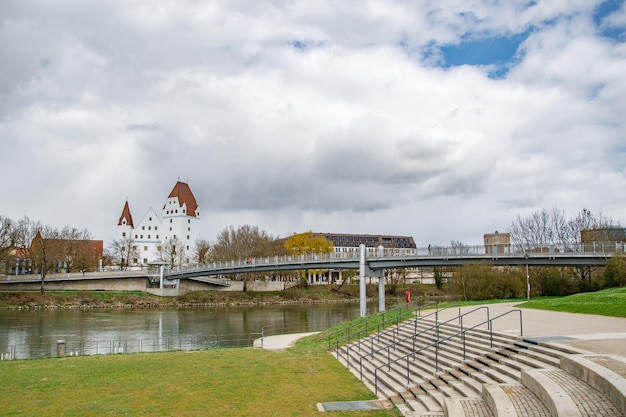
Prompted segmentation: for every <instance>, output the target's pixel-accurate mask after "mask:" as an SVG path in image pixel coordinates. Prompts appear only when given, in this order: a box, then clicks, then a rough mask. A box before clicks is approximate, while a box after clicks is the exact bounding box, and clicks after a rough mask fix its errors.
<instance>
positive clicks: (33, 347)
mask: <svg viewBox="0 0 626 417" xmlns="http://www.w3.org/2000/svg"><path fill="white" fill-rule="evenodd" d="M261 336H262V333H245V334H214V335H207V336H191V337H170V338H152V339H125V340H113V339H110V340H66V341H63V344H64V347H63V351H64V353H63V354H62V355H59V351H58V349H59V342H58V341H57V342H49V343H19V344H11V345H8V346H7V348H6V350H5V351H3V352H2V351H0V360H18V359H37V358H54V357H59V356H83V355H111V354H126V353H148V352H171V351H189V350H210V349H224V348H238V347H252V346H253V345H254V341H255V340H257V339H258V338H260V337H261Z"/></svg>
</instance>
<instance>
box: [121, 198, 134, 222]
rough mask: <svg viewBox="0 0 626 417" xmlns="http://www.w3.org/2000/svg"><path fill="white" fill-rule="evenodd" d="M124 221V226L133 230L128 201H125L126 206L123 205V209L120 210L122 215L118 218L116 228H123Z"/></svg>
mask: <svg viewBox="0 0 626 417" xmlns="http://www.w3.org/2000/svg"><path fill="white" fill-rule="evenodd" d="M124 219H126V226H130V227H131V228H133V229H134V228H135V225H134V224H133V216H132V215H131V214H130V207H128V200H126V204H124V209H123V210H122V215H121V216H120V221H119V222H117V225H118V226H124Z"/></svg>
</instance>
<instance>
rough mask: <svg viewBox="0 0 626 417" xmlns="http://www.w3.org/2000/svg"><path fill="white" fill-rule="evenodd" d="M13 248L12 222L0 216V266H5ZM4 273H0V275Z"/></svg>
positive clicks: (13, 231) (13, 229) (13, 226)
mask: <svg viewBox="0 0 626 417" xmlns="http://www.w3.org/2000/svg"><path fill="white" fill-rule="evenodd" d="M14 246H15V225H14V223H13V220H11V219H10V218H8V217H5V216H2V215H0V265H4V266H6V262H7V261H8V260H9V257H10V253H11V251H12V250H13V248H14ZM5 272H6V271H0V274H3V273H5Z"/></svg>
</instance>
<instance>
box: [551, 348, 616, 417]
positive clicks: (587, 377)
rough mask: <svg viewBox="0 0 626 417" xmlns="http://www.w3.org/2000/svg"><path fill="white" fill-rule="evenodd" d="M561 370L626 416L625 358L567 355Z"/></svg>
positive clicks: (562, 362) (562, 361)
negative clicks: (582, 383)
mask: <svg viewBox="0 0 626 417" xmlns="http://www.w3.org/2000/svg"><path fill="white" fill-rule="evenodd" d="M561 368H562V369H563V370H564V371H566V372H568V373H570V374H572V375H574V376H575V377H577V378H580V379H582V380H583V381H585V382H586V383H587V384H589V385H590V386H591V387H593V388H594V389H596V390H598V391H599V392H601V393H602V394H604V395H606V396H607V398H609V399H610V400H611V401H612V402H613V404H615V405H616V406H617V408H618V409H619V410H620V411H621V412H622V414H624V415H626V358H624V357H623V356H619V355H568V356H565V357H563V359H562V360H561Z"/></svg>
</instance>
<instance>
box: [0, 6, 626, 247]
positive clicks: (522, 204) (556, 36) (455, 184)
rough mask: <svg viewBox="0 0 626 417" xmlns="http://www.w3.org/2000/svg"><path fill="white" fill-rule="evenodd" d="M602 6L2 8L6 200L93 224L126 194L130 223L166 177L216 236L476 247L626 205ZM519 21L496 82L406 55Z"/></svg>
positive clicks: (111, 216)
mask: <svg viewBox="0 0 626 417" xmlns="http://www.w3.org/2000/svg"><path fill="white" fill-rule="evenodd" d="M597 4H598V2H589V1H587V0H578V1H559V2H538V3H536V4H530V5H529V3H528V2H525V1H518V2H504V3H498V4H497V5H495V6H494V5H493V2H487V1H473V2H467V1H460V0H459V1H458V2H456V3H455V2H452V3H450V2H447V3H446V4H445V6H442V5H441V2H436V1H430V2H421V3H419V4H415V5H414V4H412V3H407V2H401V1H393V0H390V1H386V2H378V1H377V2H373V1H371V2H360V3H358V4H357V3H354V4H350V3H341V4H337V3H336V2H330V1H327V2H314V3H311V2H305V1H296V2H280V1H261V2H248V1H239V2H232V1H229V2H211V3H205V2H194V1H169V2H159V3H154V2H151V1H142V2H133V3H132V4H129V3H128V2H121V1H119V2H114V1H103V2H90V3H89V5H87V4H86V3H84V2H80V1H78V2H77V1H69V0H68V1H66V2H65V5H61V4H60V3H59V2H55V3H54V4H51V3H48V2H36V1H21V2H14V3H10V4H3V5H2V6H0V16H2V17H1V18H0V60H1V61H2V62H3V68H4V72H3V77H0V144H1V145H0V146H1V147H2V152H1V153H0V166H1V167H2V168H3V172H5V173H11V176H12V178H13V180H12V181H10V182H9V184H7V186H6V187H5V189H4V192H5V195H6V196H8V197H7V198H3V199H2V204H0V213H1V214H3V215H7V216H9V217H13V218H20V217H22V216H23V215H28V216H30V217H32V218H35V219H40V220H42V221H43V222H45V223H47V224H51V225H57V226H62V225H64V224H71V225H75V226H78V227H87V228H88V229H90V230H91V231H92V232H94V234H95V235H96V236H97V237H100V238H103V239H105V240H109V239H110V238H111V237H112V236H113V235H114V226H115V224H116V222H117V218H118V216H119V214H120V213H121V209H122V206H123V204H124V201H125V200H126V198H127V197H128V199H129V202H130V204H131V209H132V210H133V214H134V215H135V216H136V217H137V218H140V217H141V216H143V214H144V213H145V210H147V209H148V207H150V206H152V207H154V208H155V209H157V210H158V209H159V208H160V205H161V204H162V203H163V202H164V201H165V198H166V197H167V193H168V192H169V191H170V189H171V187H172V186H173V184H174V182H175V181H176V179H177V178H180V179H182V180H188V181H189V183H190V186H191V188H192V190H193V191H194V192H195V194H196V197H197V199H198V201H199V203H200V208H201V212H202V216H203V218H204V230H203V232H202V234H203V236H204V237H205V238H210V239H213V238H214V236H215V234H216V233H217V231H219V230H221V229H222V228H224V227H226V226H228V225H231V224H233V225H238V224H244V223H251V224H255V225H258V226H259V227H261V228H263V229H265V230H267V231H268V232H269V233H272V234H274V235H283V236H284V235H286V234H289V233H291V232H296V231H302V230H323V231H337V232H342V231H345V232H354V233H359V232H360V233H395V234H406V235H413V236H415V238H416V240H417V241H418V243H419V244H422V245H427V244H428V243H436V244H446V243H448V242H449V241H450V240H460V241H464V242H467V243H480V242H481V239H482V235H483V233H486V232H491V231H494V230H501V231H503V230H504V229H505V228H506V227H507V226H508V225H509V224H510V223H511V222H512V221H513V220H514V219H515V217H517V216H518V215H525V214H528V213H530V212H532V211H535V210H539V209H541V208H543V207H552V206H557V207H559V208H561V209H563V210H566V211H567V212H569V213H572V214H573V213H575V212H577V211H579V210H580V209H581V208H583V207H586V208H589V209H591V210H592V211H602V212H603V213H604V214H606V215H608V216H611V217H613V218H615V219H617V220H620V219H623V207H624V202H625V201H624V197H621V196H620V193H617V192H615V190H619V189H622V188H623V187H624V185H626V184H625V183H626V179H625V178H626V172H625V171H624V168H623V167H624V166H625V164H624V162H625V159H624V154H625V151H626V146H625V145H624V139H623V138H624V133H625V130H626V129H625V127H624V122H623V114H624V110H625V108H626V81H625V80H624V77H623V74H624V73H626V71H625V70H626V68H624V66H625V65H626V64H624V63H625V62H626V60H625V59H624V57H625V53H626V49H625V46H624V43H620V42H619V41H615V40H611V39H606V38H603V37H600V35H598V33H597V32H598V31H597V28H595V27H594V26H593V19H592V16H591V14H592V13H593V10H594V7H595V6H596V5H597ZM622 14H623V8H622V9H621V10H620V11H619V12H616V13H614V14H613V15H611V16H609V17H607V18H606V19H605V20H604V22H603V24H605V25H607V24H612V25H619V24H621V23H620V16H621V15H622ZM529 29H532V30H531V33H530V35H529V37H528V39H527V40H526V41H525V42H523V44H522V47H521V49H520V55H519V57H518V61H517V62H515V63H511V65H512V67H511V70H510V72H509V73H508V74H507V75H506V77H504V78H503V79H499V80H494V79H491V78H489V74H488V68H483V67H472V66H460V67H456V68H448V69H444V68H440V67H438V66H436V65H435V64H433V63H432V62H426V61H424V60H422V53H423V52H424V51H426V50H429V49H433V48H435V49H436V46H437V45H442V44H446V43H459V42H460V41H461V39H471V38H472V37H475V38H480V37H484V36H499V35H509V34H512V33H520V32H524V31H526V30H529Z"/></svg>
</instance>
